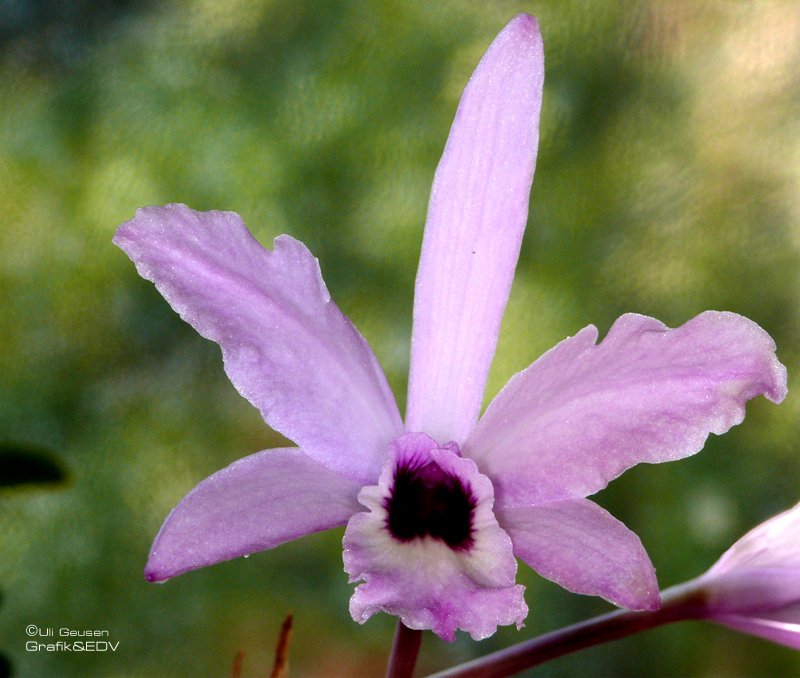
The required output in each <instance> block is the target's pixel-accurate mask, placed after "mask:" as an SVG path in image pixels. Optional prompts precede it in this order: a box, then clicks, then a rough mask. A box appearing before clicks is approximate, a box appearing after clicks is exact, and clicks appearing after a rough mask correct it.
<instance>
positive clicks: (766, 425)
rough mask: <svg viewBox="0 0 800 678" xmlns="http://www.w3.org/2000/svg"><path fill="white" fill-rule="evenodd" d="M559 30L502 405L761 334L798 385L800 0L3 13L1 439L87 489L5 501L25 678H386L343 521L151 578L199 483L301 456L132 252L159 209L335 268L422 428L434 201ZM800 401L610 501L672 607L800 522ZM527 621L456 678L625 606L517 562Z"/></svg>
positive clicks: (391, 0)
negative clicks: (240, 665)
mask: <svg viewBox="0 0 800 678" xmlns="http://www.w3.org/2000/svg"><path fill="white" fill-rule="evenodd" d="M519 11H528V12H530V13H532V14H535V15H537V16H538V18H539V20H540V23H541V26H542V30H543V33H544V39H545V51H546V72H547V79H546V86H545V102H544V110H543V120H542V136H541V148H540V155H539V162H538V168H537V174H536V180H535V182H534V190H533V200H532V211H531V218H530V222H529V228H528V233H527V235H526V239H525V242H524V245H523V252H522V257H521V261H520V265H519V268H518V272H517V277H516V281H515V287H514V290H513V293H512V298H511V300H510V302H509V308H508V312H507V315H506V318H505V322H504V327H503V334H502V336H501V341H500V346H499V349H498V353H497V358H496V360H495V363H494V365H493V368H492V374H491V376H490V383H489V387H488V389H487V397H491V396H492V395H494V394H495V393H496V392H497V390H498V389H499V388H500V386H501V385H502V384H503V383H504V382H505V381H506V380H507V378H508V377H509V376H510V375H511V374H512V373H513V372H515V371H517V370H519V369H521V368H523V367H525V366H526V365H527V364H528V363H530V362H531V361H532V360H534V359H535V358H536V357H537V356H538V355H539V354H541V353H542V352H543V351H545V350H546V349H547V348H549V347H550V346H552V345H553V344H554V343H555V342H557V341H558V340H560V339H562V338H564V337H565V336H567V335H571V334H574V333H575V332H576V331H577V330H578V329H580V328H581V327H582V326H583V325H585V324H587V323H589V322H594V323H596V324H597V325H598V327H599V328H600V329H601V332H605V331H607V329H608V327H609V326H610V324H611V323H612V322H613V320H614V319H615V318H616V317H617V316H618V315H620V314H621V313H623V312H626V311H636V312H641V313H646V314H650V315H654V316H656V317H658V318H660V319H662V320H663V321H665V322H666V323H667V324H670V325H673V326H675V325H678V324H681V323H682V322H684V321H686V320H688V319H689V318H690V317H692V316H694V315H696V314H697V313H699V312H701V311H702V310H705V309H708V308H715V309H720V310H731V311H736V312H739V313H743V314H745V315H747V316H749V317H751V318H752V319H754V320H755V321H757V322H758V323H760V324H761V325H762V326H763V327H764V328H766V329H767V330H768V331H769V332H770V333H771V334H772V336H773V337H774V338H775V340H776V342H777V344H778V347H779V355H780V357H781V358H782V360H783V362H784V363H786V364H787V366H788V367H789V371H790V385H791V384H792V383H793V379H794V378H796V376H797V371H798V367H800V332H798V325H799V324H800V313H799V312H798V304H797V302H796V299H797V297H798V292H799V291H800V290H799V283H800V281H799V280H798V273H799V272H800V266H799V265H798V264H799V263H800V190H798V188H800V186H798V184H799V183H800V141H798V140H800V129H799V128H800V115H798V113H800V106H799V105H798V104H799V103H800V8H798V6H797V3H795V2H793V1H792V0H785V1H781V0H775V1H769V2H766V1H765V2H757V3H726V2H722V1H721V0H715V1H704V2H698V3H685V2H680V1H679V0H667V1H666V2H662V1H660V0H658V1H656V0H650V1H638V2H625V3H623V2H612V1H603V2H588V3H578V2H564V1H556V0H548V1H546V2H545V1H542V2H536V1H533V0H531V1H527V2H522V1H512V0H496V1H495V2H492V3H476V2H471V1H469V0H461V1H457V0H443V1H442V2H437V3H431V2H421V1H419V2H417V1H411V0H406V1H403V0H387V1H383V2H380V3H378V2H369V1H368V0H360V1H359V0H348V1H344V0H342V1H334V2H325V3H321V2H313V1H312V0H233V1H232V2H227V3H218V2H215V1H214V0H167V1H166V2H161V3H155V2H132V1H125V0H107V1H106V2H100V3H95V2H91V3H90V2H75V3H57V2H44V1H43V0H39V1H36V0H29V1H26V0H0V27H1V28H0V50H1V51H0V83H2V89H3V92H4V93H5V96H3V97H2V99H0V201H1V202H2V206H3V216H2V226H1V227H0V295H2V296H1V298H2V302H3V312H2V313H0V342H2V343H1V344H0V345H2V347H3V350H2V351H0V375H2V376H1V377H0V400H1V401H2V408H0V438H2V439H3V440H20V441H22V440H24V441H27V443H29V444H30V445H32V446H35V447H37V448H45V449H51V450H56V451H57V452H58V454H59V456H60V457H62V458H63V459H64V460H65V463H66V465H67V467H68V468H69V469H70V474H71V476H72V479H73V482H72V484H71V485H69V486H68V487H67V488H66V489H64V490H62V491H60V492H55V493H50V492H41V493H40V492H31V491H28V490H25V491H22V490H20V491H16V490H14V489H13V488H10V489H6V490H4V492H3V493H2V494H0V511H2V514H3V519H2V521H0V550H2V553H3V558H2V559H0V584H2V586H3V590H4V592H5V599H4V605H3V608H2V610H0V636H2V638H3V639H4V642H3V652H4V654H6V655H7V656H8V657H10V661H11V663H12V664H13V666H14V669H15V671H16V672H17V674H18V675H19V676H51V675H52V676H59V675H83V676H109V675H118V676H127V675H131V676H133V675H137V676H142V675H162V676H170V675H174V676H180V675H197V676H206V675H207V676H218V675H226V674H228V673H229V672H230V667H231V666H232V665H233V661H234V658H235V656H236V654H237V652H238V651H240V650H243V651H244V652H245V653H246V656H247V662H246V667H245V672H244V675H245V676H246V675H247V670H248V667H256V666H262V667H265V666H270V665H271V663H272V656H271V654H272V651H273V647H274V640H275V638H276V637H277V635H278V631H279V628H280V624H281V621H282V620H283V618H284V616H285V614H286V613H287V611H289V610H291V611H293V612H294V615H295V622H296V623H295V632H294V636H293V640H292V649H291V659H290V661H291V668H292V675H293V676H343V675H359V676H360V675H380V674H381V672H382V671H383V665H384V661H385V658H386V655H387V652H388V645H389V642H390V638H391V636H392V629H393V625H394V623H393V622H394V620H393V619H391V618H389V617H387V616H386V615H380V616H378V617H375V618H373V619H372V620H370V621H369V622H368V623H367V624H366V625H364V626H359V625H357V624H355V623H353V622H352V621H351V620H350V618H349V615H348V612H347V600H348V597H349V595H350V591H351V589H352V587H351V586H350V585H348V584H347V581H346V576H345V575H344V574H343V572H342V566H341V548H340V539H341V531H339V532H331V533H326V534H320V535H314V536H311V537H307V538H305V539H303V540H301V541H299V542H296V543H292V544H289V545H286V546H284V547H281V548H279V549H276V550H273V551H270V552H266V553H262V554H256V555H253V557H252V558H249V559H247V560H239V561H233V562H230V563H225V564H222V565H218V566H216V567H213V568H209V569H206V570H202V571H198V572H195V573H191V574H188V575H186V576H184V577H179V578H178V579H176V580H175V581H171V582H169V583H168V584H166V585H164V586H152V585H147V584H145V583H144V581H143V578H142V566H143V563H144V560H145V557H146V554H147V551H148V548H149V545H150V542H151V540H152V538H153V536H154V535H155V534H156V532H157V530H158V528H159V526H160V524H161V522H162V520H163V519H164V517H165V516H166V515H167V513H168V512H169V510H170V509H171V508H172V507H173V506H174V505H175V503H176V502H177V501H178V500H179V499H180V498H181V497H182V496H183V495H184V494H185V493H186V492H187V491H188V490H189V489H191V488H192V487H193V486H194V485H195V484H196V483H197V482H198V481H200V480H201V479H203V478H204V477H206V476H207V475H209V474H210V473H212V472H213V471H215V470H217V469H219V468H221V467H222V466H224V465H226V464H228V463H230V462H231V461H233V460H234V459H237V458H239V457H242V456H244V455H246V454H248V453H250V452H253V451H255V450H258V449H263V448H267V447H273V446H276V445H280V444H282V441H281V439H280V437H279V436H277V435H276V434H274V433H271V432H270V431H269V430H267V428H266V427H265V426H264V425H263V423H262V422H261V420H260V418H259V417H258V414H257V412H256V411H255V410H253V409H252V408H251V407H250V406H249V405H248V404H247V403H246V402H245V401H244V400H242V399H241V398H240V397H239V396H238V395H237V394H236V393H235V391H234V389H233V388H232V387H231V386H230V384H229V383H228V382H227V380H226V378H225V376H224V374H223V372H222V367H221V361H220V360H219V355H218V351H217V349H216V347H215V346H213V345H211V344H209V343H208V342H205V341H204V340H202V339H201V338H200V337H198V336H197V335H196V334H195V333H194V332H193V331H192V330H191V329H190V328H188V327H187V326H185V325H183V323H182V322H181V321H180V320H179V319H178V317H177V316H176V315H175V314H173V313H172V311H171V310H170V309H169V308H168V307H167V305H166V304H165V303H164V302H163V300H162V299H161V298H160V297H159V295H158V294H157V293H156V292H155V290H154V289H153V287H152V286H151V285H150V284H149V283H146V282H144V281H142V280H140V279H139V278H138V277H137V276H136V274H135V272H134V269H133V267H132V265H131V264H130V262H129V261H128V260H127V259H126V257H125V256H124V255H123V254H122V253H121V252H119V251H118V250H116V249H115V248H114V247H113V246H112V245H111V243H110V239H111V236H112V234H113V232H114V229H115V227H116V226H117V225H118V224H119V223H121V222H122V221H124V220H126V219H129V218H130V217H131V216H132V215H133V212H134V210H135V209H136V208H137V207H139V206H142V205H147V204H154V203H165V202H186V203H188V204H190V205H191V206H193V207H195V208H197V209H209V208H216V209H231V210H235V211H237V212H239V213H241V214H242V215H243V217H244V218H245V221H246V222H247V223H248V225H249V226H250V228H251V229H252V230H253V232H254V233H255V234H256V236H257V237H258V238H259V239H260V240H261V241H262V242H263V243H265V244H267V245H269V244H270V242H271V239H272V238H273V237H275V236H276V235H278V234H280V233H283V232H287V233H290V234H292V235H294V236H295V237H298V238H299V239H301V240H303V241H305V242H306V243H307V244H308V245H309V247H310V248H311V250H312V251H313V252H314V253H315V254H316V255H317V256H318V257H319V259H320V262H321V266H322V270H323V273H324V275H325V278H326V282H327V283H328V287H329V289H330V291H331V294H332V296H333V297H334V299H336V300H337V302H338V304H339V305H340V307H341V308H342V309H343V310H344V311H345V312H346V313H347V314H348V315H350V317H351V318H353V320H354V322H355V323H356V325H357V326H358V327H359V328H360V329H361V331H362V333H363V334H364V335H365V336H366V337H367V338H368V340H369V341H370V343H371V344H372V346H373V347H374V349H375V351H376V353H377V355H378V357H379V358H380V360H381V362H382V364H383V365H384V366H385V369H386V371H387V374H388V377H389V381H390V383H391V385H392V387H393V389H394V391H395V393H396V394H397V396H398V400H399V402H400V403H401V404H402V402H403V400H404V393H405V383H404V380H405V375H406V371H407V367H408V343H409V337H410V326H411V305H412V291H413V280H414V275H415V267H416V260H417V257H418V254H419V246H420V241H421V234H422V227H423V224H424V219H425V209H426V203H427V193H428V190H429V187H430V182H431V179H432V176H433V171H434V169H435V167H436V163H437V161H438V156H439V154H440V153H441V149H442V148H443V145H444V141H445V139H446V136H447V131H448V128H449V125H450V122H451V120H452V116H453V113H454V111H455V107H456V104H457V101H458V97H459V95H460V92H461V89H462V88H463V86H464V84H465V82H466V80H467V78H468V77H469V74H470V72H471V71H472V69H473V68H474V66H475V64H476V63H477V61H478V59H479V58H480V55H481V54H482V52H483V51H484V50H485V48H486V47H487V46H488V45H489V43H490V42H491V40H492V39H493V37H494V36H495V35H496V33H497V32H498V31H499V30H500V29H501V27H502V26H503V25H504V24H505V23H506V21H508V19H510V18H511V17H512V16H513V15H514V14H515V13H517V12H519ZM798 410H800V398H798V397H797V396H796V395H795V394H793V393H791V394H790V396H789V397H788V398H787V400H786V402H785V403H784V404H782V405H781V406H780V407H777V408H776V407H774V406H772V405H770V404H768V403H766V402H765V401H763V399H762V400H759V401H755V402H753V403H751V404H750V406H749V407H748V412H749V414H748V419H747V421H746V423H745V424H744V425H743V426H741V427H738V428H736V429H734V430H733V431H731V432H730V433H729V434H727V435H726V436H724V437H722V438H714V437H712V439H711V440H710V441H709V443H708V445H707V447H706V449H705V450H704V451H703V452H702V453H701V454H699V455H697V456H696V457H693V458H692V459H689V460H686V461H682V462H680V463H677V464H665V465H661V466H643V467H638V468H636V469H633V470H632V471H630V472H628V473H627V474H625V476H623V477H622V478H620V479H619V480H617V481H616V482H614V483H613V484H612V485H611V486H610V487H609V489H608V490H605V491H604V492H603V493H601V494H600V495H599V496H598V500H599V501H600V502H601V503H602V504H603V505H605V506H606V507H607V508H609V509H610V510H612V511H613V512H614V514H615V515H617V516H618V517H619V518H621V519H622V520H624V521H625V522H626V523H627V524H628V525H629V526H630V527H631V528H632V529H634V530H635V531H636V532H637V533H638V534H639V535H640V536H641V537H642V540H643V542H644V544H645V546H646V547H647V549H648V550H649V552H650V554H651V555H652V557H653V560H654V562H655V564H656V566H657V568H658V572H659V577H660V581H661V582H662V584H663V585H665V586H666V585H670V584H674V583H677V582H679V581H683V580H685V579H687V578H689V577H692V576H694V575H696V574H698V573H700V572H701V571H702V570H704V569H705V568H706V567H708V566H709V565H710V564H711V563H712V562H713V561H714V560H715V559H716V558H717V557H718V555H719V554H720V553H721V552H722V550H724V549H725V548H726V547H727V546H728V545H730V543H732V542H733V541H734V540H735V539H736V538H737V537H738V536H740V535H741V534H743V533H744V531H745V530H746V529H748V528H749V527H751V526H753V525H754V524H756V523H757V522H759V521H761V520H763V519H764V518H766V517H767V516H769V515H771V514H773V513H776V512H777V511H779V510H781V509H783V508H786V507H788V506H790V505H792V504H793V503H795V502H796V501H797V500H798V499H800V483H798V478H799V473H800V456H799V455H798V440H800V437H799V436H798V433H799V431H798V423H797V422H798V416H797V415H798ZM520 580H521V581H522V583H525V584H526V585H527V586H528V593H527V600H528V603H529V605H530V607H531V614H530V616H529V618H528V622H527V627H526V628H525V629H524V630H523V631H521V632H517V631H515V630H513V629H503V630H502V631H500V632H499V633H498V634H497V635H496V636H494V637H493V638H492V639H490V640H487V641H484V642H483V643H480V644H477V643H473V642H471V641H469V640H468V639H464V638H460V639H459V640H458V641H457V642H456V643H454V644H452V645H448V644H446V643H443V642H441V641H439V640H438V639H434V638H427V639H426V640H425V643H424V645H423V651H422V657H421V664H420V670H421V671H423V670H433V669H437V668H443V667H444V666H447V665H450V664H453V663H455V662H458V661H462V660H465V659H468V658H471V657H473V656H475V655H477V654H482V653H485V652H488V651H490V650H493V649H497V648H500V647H503V646H505V645H508V644H510V643H512V642H514V641H517V640H521V639H525V638H528V637H531V636H533V635H534V634H536V633H539V632H543V631H546V630H550V629H553V628H555V627H557V626H559V625H563V624H567V623H571V622H574V621H577V620H580V619H582V618H584V617H586V616H588V615H590V614H594V613H597V612H601V611H604V610H605V609H607V605H605V604H604V603H603V602H602V601H598V600H594V599H588V598H582V597H578V596H573V595H570V594H568V593H566V592H564V591H562V590H560V589H558V587H556V586H554V585H551V584H549V583H548V582H545V581H543V580H541V579H540V578H538V577H537V576H536V575H534V574H532V573H531V572H530V571H529V570H527V568H525V567H524V566H522V567H521V568H520ZM28 624H36V625H39V626H41V627H55V628H59V627H61V626H67V627H72V628H90V629H108V630H109V632H110V640H112V641H119V642H120V647H119V650H118V651H117V652H116V653H106V654H94V655H88V654H83V655H81V654H72V653H31V652H26V651H25V640H26V639H27V638H26V636H25V627H26V626H27V625H28ZM798 672H800V659H798V656H797V655H796V654H795V653H792V652H791V651H790V650H788V649H786V648H780V647H775V646H771V645H769V644H767V643H765V642H762V641H758V640H755V639H752V638H746V637H740V636H737V635H736V634H734V633H733V632H729V631H727V630H724V629H721V628H715V627H711V626H707V625H702V624H694V625H692V624H686V625H681V626H676V627H674V628H665V629H661V630H657V631H653V632H650V633H648V634H645V635H643V636H641V637H636V638H631V639H627V640H625V641H620V642H617V643H614V644H611V645H608V646H605V647H601V648H597V649H594V650H590V651H586V652H583V653H580V654H577V655H575V656H572V657H567V658H564V659H562V660H559V661H557V662H554V663H553V664H551V665H548V666H546V667H544V668H542V669H540V670H539V671H533V672H531V675H547V676H572V675H581V676H609V675H614V676H634V675H648V676H673V675H686V676H719V675H724V676H756V675H759V676H763V675H770V676H777V675H785V676H790V675H797V674H798Z"/></svg>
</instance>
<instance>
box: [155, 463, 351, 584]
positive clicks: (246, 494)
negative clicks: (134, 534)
mask: <svg viewBox="0 0 800 678" xmlns="http://www.w3.org/2000/svg"><path fill="white" fill-rule="evenodd" d="M359 489H360V488H359V485H358V483H356V482H354V481H352V480H349V479H347V478H345V477H343V476H341V475H339V474H337V473H335V472H333V471H329V470H328V469H326V468H325V467H324V466H322V465H320V464H318V463H317V462H315V461H314V460H312V459H310V458H309V457H307V456H306V455H305V454H303V452H302V451H301V450H298V449H296V448H282V449H275V450H265V451H263V452H258V453H256V454H252V455H250V456H249V457H245V458H244V459H240V460H239V461H236V462H234V463H233V464H231V465H230V466H228V467H227V468H224V469H222V470H221V471H218V472H217V473H215V474H213V475H212V476H209V477H208V478H206V479H205V480H204V481H203V482H201V483H200V484H199V485H197V487H195V488H194V489H193V490H192V491H191V492H189V494H187V495H186V497H184V499H183V500H182V501H181V502H180V503H179V504H178V505H177V506H176V507H175V508H174V509H173V510H172V512H171V513H170V514H169V516H167V519H166V521H164V525H163V526H162V527H161V531H160V532H159V533H158V535H157V536H156V539H155V541H154V542H153V547H152V549H151V551H150V557H149V559H148V561H147V567H146V568H145V577H146V578H147V579H148V580H149V581H164V580H166V579H170V578H171V577H175V576H177V575H179V574H183V573H184V572H188V571H189V570H195V569H197V568H199V567H206V566H207V565H214V564H215V563H219V562H221V561H223V560H230V559H231V558H238V557H239V556H243V555H247V554H250V553H253V552H256V551H264V550H266V549H270V548H273V547H274V546H278V545H280V544H283V543H285V542H287V541H291V540H293V539H297V538H298V537H302V536H303V535H306V534H310V533H312V532H319V531H320V530H327V529H330V528H332V527H338V526H340V525H344V524H345V523H346V522H347V520H348V519H349V518H350V516H351V515H353V513H355V512H357V511H359V510H362V509H361V506H360V505H359V504H358V502H357V501H356V496H357V495H358V491H359Z"/></svg>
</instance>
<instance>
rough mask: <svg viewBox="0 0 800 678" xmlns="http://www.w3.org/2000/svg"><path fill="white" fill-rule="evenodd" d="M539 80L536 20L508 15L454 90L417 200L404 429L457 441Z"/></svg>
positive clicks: (519, 187) (472, 406) (529, 159)
mask: <svg viewBox="0 0 800 678" xmlns="http://www.w3.org/2000/svg"><path fill="white" fill-rule="evenodd" d="M543 80H544V73H543V55H542V40H541V36H540V34H539V28H538V25H537V23H536V20H535V19H534V18H533V17H530V16H527V15H519V16H517V17H516V18H515V19H513V20H512V21H511V22H510V23H509V24H508V25H507V26H506V28H505V29H504V30H503V31H502V32H501V33H500V35H499V36H498V37H497V38H496V39H495V41H494V42H493V43H492V45H491V46H490V47H489V49H488V51H487V52H486V54H485V55H484V57H483V59H482V60H481V62H480V64H479V65H478V67H477V69H476V70H475V72H474V73H473V75H472V78H471V79H470V81H469V83H468V84H467V87H466V89H465V90H464V94H463V96H462V98H461V103H460V104H459V107H458V111H457V113H456V117H455V121H454V122H453V126H452V129H451V130H450V137H449V138H448V140H447V145H446V146H445V150H444V154H443V155H442V159H441V162H440V163H439V167H438V168H437V170H436V176H435V178H434V181H433V189H432V191H431V198H430V203H429V206H428V219H427V223H426V225H425V235H424V239H423V243H422V254H421V256H420V262H419V269H418V272H417V282H416V291H415V296H414V329H413V337H412V344H411V369H410V375H409V386H408V411H407V416H406V428H407V430H410V431H425V432H426V433H428V434H429V435H431V436H432V437H433V438H435V439H437V440H440V441H448V440H453V441H455V442H457V443H459V444H461V443H462V442H463V441H464V439H465V438H466V437H467V434H468V433H469V431H470V429H471V428H472V427H473V425H474V424H475V420H476V419H477V417H478V413H479V411H480V407H481V401H482V398H483V389H484V386H485V383H486V376H487V373H488V370H489V364H490V362H491V360H492V356H493V355H494V350H495V347H496V344H497V337H498V332H499V328H500V321H501V319H502V316H503V310H504V308H505V305H506V301H507V300H508V294H509V291H510V289H511V282H512V279H513V276H514V268H515V266H516V262H517V257H518V256H519V248H520V243H521V241H522V234H523V231H524V229H525V224H526V222H527V218H528V198H529V194H530V188H531V182H532V181H533V169H534V164H535V160H536V147H537V143H538V137H539V127H538V121H539V111H540V108H541V100H542V83H543Z"/></svg>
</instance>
